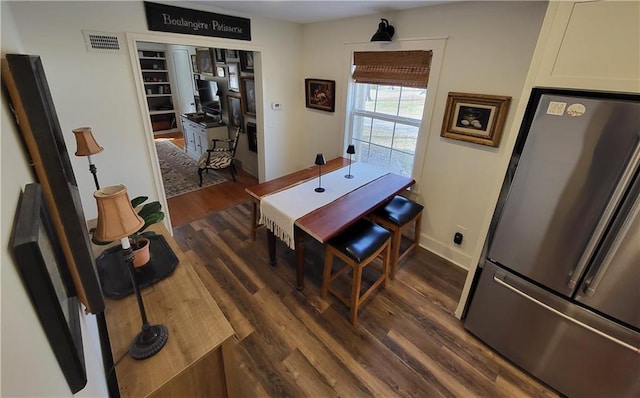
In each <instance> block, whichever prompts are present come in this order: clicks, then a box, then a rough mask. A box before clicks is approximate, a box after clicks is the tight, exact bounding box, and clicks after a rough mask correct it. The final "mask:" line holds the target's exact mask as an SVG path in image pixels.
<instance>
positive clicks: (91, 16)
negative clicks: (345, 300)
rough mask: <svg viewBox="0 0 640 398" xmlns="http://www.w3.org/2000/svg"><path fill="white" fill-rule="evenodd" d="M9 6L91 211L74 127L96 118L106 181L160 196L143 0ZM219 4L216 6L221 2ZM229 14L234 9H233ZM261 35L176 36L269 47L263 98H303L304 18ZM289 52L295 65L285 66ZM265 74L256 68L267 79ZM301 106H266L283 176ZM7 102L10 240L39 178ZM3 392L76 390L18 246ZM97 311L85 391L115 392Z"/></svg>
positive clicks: (267, 133)
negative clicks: (132, 38)
mask: <svg viewBox="0 0 640 398" xmlns="http://www.w3.org/2000/svg"><path fill="white" fill-rule="evenodd" d="M1 6H2V9H1V11H2V52H3V54H5V53H25V54H35V55H40V56H41V58H42V62H43V65H44V69H45V73H46V76H47V80H48V84H49V88H50V90H51V95H52V98H53V101H54V104H55V107H56V111H57V115H58V119H59V122H60V125H61V128H62V131H63V132H64V133H65V141H66V145H67V149H68V151H69V152H70V155H71V156H70V158H71V161H72V164H73V168H74V172H75V175H76V178H77V180H78V185H79V188H80V192H81V200H82V203H83V208H84V213H85V216H86V217H88V218H95V217H96V210H95V204H94V203H95V202H94V199H93V196H92V194H93V191H94V189H95V187H94V183H93V179H92V176H91V174H90V173H89V170H88V163H87V160H86V159H85V158H77V157H75V156H73V152H75V140H74V138H73V134H72V133H71V130H72V129H73V128H75V127H79V126H91V127H92V129H93V133H94V135H95V136H96V139H97V140H98V142H99V143H100V144H101V145H102V146H103V147H104V148H105V151H104V152H102V153H101V154H99V155H96V156H94V162H95V164H96V166H97V168H98V178H99V181H100V184H101V186H106V185H112V184H124V185H126V186H127V187H128V190H129V194H130V195H132V197H133V196H137V195H149V196H151V197H159V189H160V188H159V186H158V183H157V179H156V178H155V177H154V175H153V171H152V161H153V160H152V155H154V154H153V153H152V152H151V149H150V147H149V145H148V140H147V139H146V137H145V135H144V123H145V121H144V119H143V117H142V115H141V110H140V101H139V97H138V96H139V93H138V92H137V89H136V85H135V82H134V68H133V66H132V65H133V64H135V62H132V60H131V57H130V53H129V42H128V41H127V34H129V35H131V34H133V35H138V36H144V35H147V37H146V38H149V37H155V38H157V41H160V42H168V41H166V40H164V37H166V36H167V35H163V34H149V32H148V31H147V29H146V18H145V15H144V9H143V3H142V2H100V1H97V2H6V1H3V2H2V3H1ZM212 11H215V10H212ZM227 14H228V13H227ZM82 30H90V31H101V32H109V33H115V34H120V35H122V37H123V40H122V41H121V45H122V52H121V53H119V54H102V53H90V52H87V50H86V47H85V43H84V39H83V34H82ZM252 30H253V37H254V41H252V42H249V43H245V42H242V43H240V42H238V41H235V40H223V39H211V38H206V37H195V36H183V35H170V36H171V37H173V38H174V39H175V38H176V37H180V38H182V39H183V42H184V44H188V45H196V46H208V47H222V48H225V47H231V48H240V49H251V50H256V51H260V50H265V51H267V53H268V55H265V56H258V57H257V58H256V63H261V67H262V71H263V73H264V75H266V76H269V79H270V80H269V81H268V82H266V83H265V84H264V88H258V95H261V94H262V95H263V96H264V101H262V100H261V99H260V100H259V101H258V106H259V107H260V106H261V105H262V103H263V102H264V103H271V102H273V101H279V102H282V103H284V104H294V103H295V101H293V100H292V98H293V97H295V95H297V92H296V88H297V86H296V85H295V79H291V75H290V74H291V71H294V73H297V72H295V71H298V70H299V69H300V65H299V64H300V62H299V50H300V30H301V29H300V27H299V26H298V25H295V24H287V23H274V22H273V21H269V20H260V19H258V18H255V19H252ZM282 60H286V64H287V67H286V68H283V67H282ZM261 80H262V74H260V75H258V74H257V76H256V82H257V84H260V83H261ZM298 114H299V112H296V111H295V109H294V108H293V107H291V108H290V109H289V110H287V111H279V112H278V113H273V114H272V113H271V112H269V110H267V111H265V112H263V113H262V114H259V117H258V122H259V124H262V123H263V122H264V121H265V119H266V122H267V123H265V125H268V127H267V128H266V129H265V130H262V129H261V128H260V129H259V131H258V133H259V140H260V141H259V145H260V146H261V147H262V148H263V149H264V145H265V141H266V142H267V145H269V144H270V145H273V146H275V147H276V149H275V150H274V151H270V152H269V155H268V156H266V157H267V158H268V161H271V162H275V163H276V166H271V165H270V164H268V163H267V164H266V165H265V166H264V167H263V168H262V170H261V173H262V174H263V176H262V177H263V178H265V177H264V176H271V177H273V176H275V173H281V172H282V170H292V169H293V167H294V166H293V163H291V164H290V165H287V158H286V156H285V154H287V153H292V152H295V146H294V143H293V142H291V141H289V140H287V139H286V137H287V132H288V131H289V130H290V129H291V126H293V125H297V124H299V117H298ZM18 137H19V133H18V132H17V131H16V130H15V129H14V127H13V124H12V122H11V118H10V115H8V111H7V107H6V106H5V105H3V107H2V241H3V244H4V246H5V248H7V247H8V239H9V236H10V231H11V227H12V222H13V214H14V213H15V209H16V206H17V201H18V195H19V192H20V190H21V189H22V187H23V186H24V185H25V184H27V183H29V182H32V181H33V180H34V177H33V176H32V174H31V171H30V169H29V167H28V160H27V158H26V156H25V155H24V153H23V151H22V147H21V145H20V143H19V141H18ZM1 283H2V369H1V370H2V380H1V381H2V390H1V395H2V396H70V395H71V393H70V391H69V388H68V386H67V384H66V381H65V380H64V377H63V375H62V373H61V371H60V368H59V366H58V364H57V362H56V360H55V357H54V355H53V352H52V351H51V349H50V347H49V344H48V341H47V340H46V338H45V335H44V332H43V330H42V329H41V328H40V326H39V322H38V320H37V318H36V314H35V312H34V311H33V309H32V307H31V303H30V302H29V299H28V297H27V295H26V292H25V290H24V288H23V287H22V285H21V282H20V280H19V277H18V274H17V272H16V269H15V266H14V264H13V261H12V259H11V257H10V256H9V255H8V251H7V250H4V251H3V254H2V280H1ZM95 324H96V322H95V319H94V317H93V316H87V317H84V318H83V322H82V326H83V337H84V338H85V340H84V343H85V344H84V349H85V358H86V361H87V371H88V374H89V382H88V385H87V387H86V388H85V389H84V390H82V391H81V392H80V393H78V394H77V395H78V396H106V395H107V393H106V385H105V380H104V377H103V376H102V364H101V357H100V352H99V343H98V337H97V332H96V326H95Z"/></svg>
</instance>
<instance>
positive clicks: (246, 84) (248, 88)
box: [241, 77, 256, 116]
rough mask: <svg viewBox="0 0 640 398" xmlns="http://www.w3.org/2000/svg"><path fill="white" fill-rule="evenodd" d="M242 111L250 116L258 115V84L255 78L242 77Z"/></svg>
mask: <svg viewBox="0 0 640 398" xmlns="http://www.w3.org/2000/svg"><path fill="white" fill-rule="evenodd" d="M241 82H242V90H241V93H242V112H243V114H246V115H249V116H255V115H256V84H255V82H254V81H253V78H244V77H243V78H242V79H241Z"/></svg>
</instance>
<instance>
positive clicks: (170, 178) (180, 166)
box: [155, 140, 227, 198]
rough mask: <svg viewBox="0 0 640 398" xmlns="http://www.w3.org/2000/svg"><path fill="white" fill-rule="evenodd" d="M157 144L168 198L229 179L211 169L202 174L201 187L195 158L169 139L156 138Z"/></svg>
mask: <svg viewBox="0 0 640 398" xmlns="http://www.w3.org/2000/svg"><path fill="white" fill-rule="evenodd" d="M155 144H156V151H157V152H158V161H159V163H160V171H161V172H162V181H163V182H164V192H165V195H166V196H167V198H172V197H174V196H178V195H182V194H185V193H188V192H193V191H197V190H198V189H201V188H206V187H209V186H211V185H216V184H220V183H221V182H225V181H227V179H226V178H224V177H223V176H222V175H221V174H220V173H218V172H215V171H213V170H209V172H208V173H204V174H203V175H202V176H203V179H202V180H203V181H202V187H200V186H199V184H200V178H199V177H198V163H197V162H196V161H195V160H193V159H191V158H190V157H189V156H187V154H186V153H184V151H183V150H182V149H180V148H178V147H177V146H175V145H173V144H172V143H171V141H169V140H156V141H155Z"/></svg>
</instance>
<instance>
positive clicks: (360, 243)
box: [321, 219, 391, 325]
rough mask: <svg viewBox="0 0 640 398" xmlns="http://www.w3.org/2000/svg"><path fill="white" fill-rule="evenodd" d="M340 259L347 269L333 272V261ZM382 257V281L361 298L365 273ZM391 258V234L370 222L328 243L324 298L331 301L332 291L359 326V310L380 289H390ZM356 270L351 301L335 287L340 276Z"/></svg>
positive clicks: (323, 280) (347, 231)
mask: <svg viewBox="0 0 640 398" xmlns="http://www.w3.org/2000/svg"><path fill="white" fill-rule="evenodd" d="M334 256H335V257H338V258H339V259H341V260H342V261H343V262H344V263H345V264H346V265H345V266H344V267H342V268H340V269H339V270H337V271H336V272H333V273H332V271H333V257H334ZM378 256H381V257H382V267H381V270H380V276H379V277H378V279H377V280H376V281H375V282H374V283H373V284H372V285H371V287H369V288H368V289H367V291H366V292H364V293H363V294H360V289H361V284H362V270H363V269H364V268H365V267H367V266H369V265H370V264H372V263H373V262H374V260H376V258H377V257H378ZM390 257H391V232H389V231H387V230H386V229H384V228H382V227H381V226H379V225H376V224H374V223H372V222H371V221H369V220H366V219H361V220H359V221H358V222H356V223H355V224H354V225H352V226H351V227H349V228H348V229H347V230H345V231H344V232H343V233H342V234H340V235H339V236H337V237H335V238H333V239H331V240H330V241H329V242H327V249H326V254H325V263H324V272H323V276H322V288H321V297H322V298H323V299H326V298H327V293H328V292H329V291H331V293H333V294H334V295H335V296H336V297H337V298H338V299H340V301H342V302H343V303H344V304H345V305H346V306H348V307H350V308H351V323H352V324H353V325H355V324H356V322H357V319H358V309H359V308H360V305H361V304H362V303H363V302H364V301H365V300H367V299H368V298H369V297H370V296H371V293H373V291H374V290H375V289H376V288H377V287H378V286H380V285H382V286H383V287H386V286H387V274H388V270H389V261H390ZM349 269H353V279H352V286H351V294H350V297H347V295H346V294H344V293H343V292H341V291H339V290H337V289H334V288H332V287H331V282H333V281H334V280H335V279H336V278H337V277H338V276H340V275H341V274H343V273H344V272H346V271H348V270H349Z"/></svg>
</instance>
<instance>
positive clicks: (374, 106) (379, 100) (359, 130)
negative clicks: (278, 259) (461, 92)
mask: <svg viewBox="0 0 640 398" xmlns="http://www.w3.org/2000/svg"><path fill="white" fill-rule="evenodd" d="M430 60H431V51H394V52H368V53H362V52H360V53H358V52H356V53H355V54H354V63H355V64H356V69H355V71H354V74H353V77H354V79H355V80H356V82H355V83H353V91H352V93H353V94H352V103H351V109H350V131H349V132H348V133H349V134H350V137H351V142H353V144H354V145H355V146H356V155H355V156H356V157H355V159H357V160H358V161H361V162H365V163H369V164H372V165H375V166H378V167H382V168H384V169H387V170H389V171H391V172H393V173H396V174H400V175H403V176H407V177H411V175H412V171H413V163H414V158H415V151H416V144H417V141H418V133H419V130H420V125H421V123H422V114H423V110H424V104H425V98H426V93H427V89H426V86H427V81H428V76H429V63H430Z"/></svg>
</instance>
